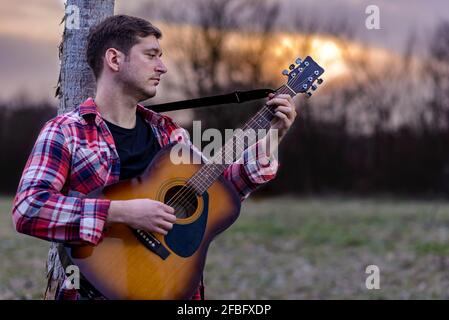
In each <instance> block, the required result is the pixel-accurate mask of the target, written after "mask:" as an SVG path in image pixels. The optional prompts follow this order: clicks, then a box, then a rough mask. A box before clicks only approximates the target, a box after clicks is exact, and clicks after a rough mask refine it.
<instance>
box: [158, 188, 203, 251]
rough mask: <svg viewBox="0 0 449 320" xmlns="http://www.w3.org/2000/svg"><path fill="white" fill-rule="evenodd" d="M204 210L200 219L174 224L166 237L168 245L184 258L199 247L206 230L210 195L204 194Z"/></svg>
mask: <svg viewBox="0 0 449 320" xmlns="http://www.w3.org/2000/svg"><path fill="white" fill-rule="evenodd" d="M202 198H203V211H202V212H201V213H200V216H199V218H198V219H196V220H195V221H194V222H192V223H189V224H174V225H173V228H172V229H171V230H170V232H169V233H168V234H167V235H166V236H165V237H164V239H165V243H166V244H167V245H168V247H169V248H170V249H171V250H172V251H173V252H174V253H176V254H177V255H178V256H181V257H183V258H187V257H190V256H191V255H193V254H194V253H195V251H196V250H197V249H198V248H199V246H200V244H201V241H202V240H203V237H204V233H205V231H206V225H207V216H208V213H209V195H208V193H207V191H206V192H204V193H203V195H202Z"/></svg>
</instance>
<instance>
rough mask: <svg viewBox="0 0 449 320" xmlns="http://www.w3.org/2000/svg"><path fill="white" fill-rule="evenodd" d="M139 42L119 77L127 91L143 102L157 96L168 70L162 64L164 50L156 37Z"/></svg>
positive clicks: (141, 39)
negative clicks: (162, 78)
mask: <svg viewBox="0 0 449 320" xmlns="http://www.w3.org/2000/svg"><path fill="white" fill-rule="evenodd" d="M139 40H140V41H139V43H137V44H135V45H134V46H133V47H132V48H131V50H130V51H129V52H128V55H127V57H126V58H125V61H124V63H123V65H122V67H121V68H120V72H119V74H118V77H119V79H120V81H121V82H122V83H123V84H124V86H125V88H126V90H128V91H129V93H130V94H133V95H134V94H135V95H136V97H137V98H138V100H139V101H142V100H146V99H149V98H152V97H154V96H155V95H156V87H157V85H158V84H159V82H160V79H161V75H162V74H164V73H166V72H167V68H166V67H165V65H164V64H163V63H162V60H161V56H162V49H161V47H160V45H159V41H158V40H157V39H156V37H155V36H148V37H145V38H140V37H139Z"/></svg>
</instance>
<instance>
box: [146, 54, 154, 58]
mask: <svg viewBox="0 0 449 320" xmlns="http://www.w3.org/2000/svg"><path fill="white" fill-rule="evenodd" d="M147 56H149V57H150V58H151V59H153V58H155V57H156V55H155V54H148V55H147Z"/></svg>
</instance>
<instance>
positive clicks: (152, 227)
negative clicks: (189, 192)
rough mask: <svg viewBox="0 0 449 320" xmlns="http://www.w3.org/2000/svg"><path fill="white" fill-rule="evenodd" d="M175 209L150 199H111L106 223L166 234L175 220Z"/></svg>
mask: <svg viewBox="0 0 449 320" xmlns="http://www.w3.org/2000/svg"><path fill="white" fill-rule="evenodd" d="M174 213H175V210H174V209H173V208H172V207H170V206H168V205H166V204H164V203H162V202H159V201H155V200H150V199H133V200H113V201H111V206H110V207H109V212H108V218H107V223H108V224H110V223H124V224H127V225H129V226H130V227H131V228H134V229H140V230H144V231H148V232H156V233H160V234H162V235H166V234H167V232H168V231H170V230H171V229H172V228H173V223H175V222H176V216H175V214H174Z"/></svg>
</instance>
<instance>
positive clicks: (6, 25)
mask: <svg viewBox="0 0 449 320" xmlns="http://www.w3.org/2000/svg"><path fill="white" fill-rule="evenodd" d="M167 1H169V0H167ZM172 1H174V0H172ZM280 2H281V5H282V10H281V16H280V24H281V25H283V26H285V28H287V29H288V28H289V27H291V26H289V21H291V19H293V18H294V17H295V16H297V15H298V16H304V17H307V18H308V19H317V21H332V20H344V21H347V22H348V23H349V24H350V25H351V26H352V27H353V28H354V31H355V40H356V41H358V42H360V43H363V44H366V45H369V46H372V47H379V48H384V49H387V50H389V51H392V52H401V50H403V48H404V45H405V44H406V43H407V40H408V39H409V35H410V33H411V32H415V33H416V34H417V39H418V40H417V49H418V51H425V48H426V41H427V40H428V37H429V35H430V34H431V32H432V30H433V29H434V28H435V26H436V25H437V24H438V23H439V22H440V21H442V20H448V21H449V1H447V0H426V1H424V0H368V1H365V0H326V1H323V0H280ZM152 3H157V1H152ZM143 5H145V1H144V0H142V1H139V0H133V1H124V0H116V7H115V8H116V9H115V13H126V14H132V15H137V16H139V12H140V8H141V7H142V6H143ZM368 5H377V6H378V7H379V10H380V29H379V30H368V29H367V28H366V27H365V20H366V18H367V14H366V13H365V9H366V7H367V6H368ZM63 12H64V5H63V1H61V0H39V1H38V0H18V1H8V0H0V70H1V72H0V88H1V90H0V100H8V99H12V98H15V97H19V96H21V95H26V96H27V97H29V98H31V99H39V100H42V99H48V100H50V101H51V102H54V103H56V99H55V98H53V97H52V96H53V95H54V87H55V85H56V81H57V78H58V70H59V60H58V43H59V41H60V37H61V34H62V26H61V25H60V24H59V23H60V20H61V18H62V16H63ZM142 17H143V18H145V16H142ZM159 95H160V96H162V97H161V98H160V100H161V101H164V96H165V97H168V99H167V100H170V98H169V97H170V96H169V95H168V94H164V92H161V94H159Z"/></svg>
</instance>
